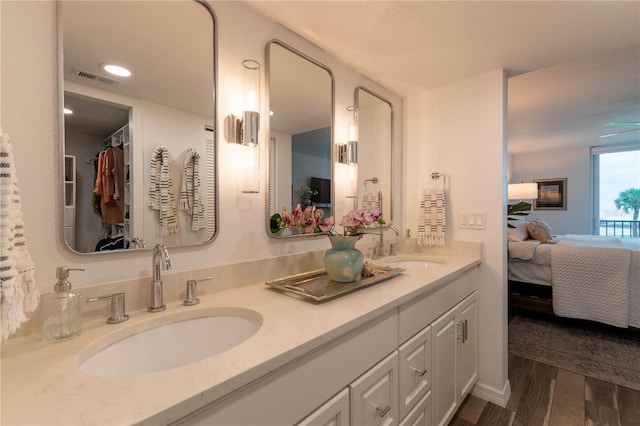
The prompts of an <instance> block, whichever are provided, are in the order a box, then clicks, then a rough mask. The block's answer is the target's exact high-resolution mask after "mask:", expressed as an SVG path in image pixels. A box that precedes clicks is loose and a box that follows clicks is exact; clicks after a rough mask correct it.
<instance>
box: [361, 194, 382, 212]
mask: <svg viewBox="0 0 640 426" xmlns="http://www.w3.org/2000/svg"><path fill="white" fill-rule="evenodd" d="M367 207H377V208H379V209H380V211H382V191H378V192H365V193H364V194H362V208H367Z"/></svg>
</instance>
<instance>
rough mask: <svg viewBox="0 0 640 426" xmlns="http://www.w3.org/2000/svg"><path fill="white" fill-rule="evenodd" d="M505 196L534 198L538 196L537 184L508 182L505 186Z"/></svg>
mask: <svg viewBox="0 0 640 426" xmlns="http://www.w3.org/2000/svg"><path fill="white" fill-rule="evenodd" d="M507 198H508V199H509V200H534V199H536V198H538V184H537V183H535V182H533V183H524V182H523V183H510V184H509V185H508V186H507Z"/></svg>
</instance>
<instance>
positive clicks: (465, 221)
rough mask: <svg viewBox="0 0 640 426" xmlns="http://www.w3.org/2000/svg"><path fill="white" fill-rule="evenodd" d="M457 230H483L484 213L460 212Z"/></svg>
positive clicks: (484, 224)
mask: <svg viewBox="0 0 640 426" xmlns="http://www.w3.org/2000/svg"><path fill="white" fill-rule="evenodd" d="M458 220H459V224H458V228H460V229H485V228H486V226H487V225H486V222H487V213H486V212H460V213H458Z"/></svg>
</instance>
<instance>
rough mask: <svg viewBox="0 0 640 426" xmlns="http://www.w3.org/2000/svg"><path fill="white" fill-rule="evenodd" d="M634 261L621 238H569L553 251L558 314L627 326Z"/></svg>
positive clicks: (554, 306)
mask: <svg viewBox="0 0 640 426" xmlns="http://www.w3.org/2000/svg"><path fill="white" fill-rule="evenodd" d="M630 262H631V251H630V250H629V249H628V248H626V247H625V246H624V245H623V244H622V243H621V242H620V240H619V239H618V238H606V237H596V236H589V235H575V236H574V235H572V236H565V237H564V238H563V239H562V240H561V241H560V242H559V243H558V244H556V245H555V246H554V247H553V249H552V250H551V282H552V284H553V286H552V288H553V311H554V313H555V314H556V315H559V316H562V317H568V318H581V319H588V320H592V321H597V322H601V323H605V324H610V325H614V326H617V327H627V326H628V325H629V265H630Z"/></svg>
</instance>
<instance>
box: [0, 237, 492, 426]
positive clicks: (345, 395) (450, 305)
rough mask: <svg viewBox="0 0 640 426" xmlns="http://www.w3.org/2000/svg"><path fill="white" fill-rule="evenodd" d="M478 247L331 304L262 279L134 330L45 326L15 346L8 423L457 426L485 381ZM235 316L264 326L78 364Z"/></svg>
mask: <svg viewBox="0 0 640 426" xmlns="http://www.w3.org/2000/svg"><path fill="white" fill-rule="evenodd" d="M466 244H467V246H466V249H465V250H462V251H455V250H454V251H442V252H433V253H423V254H422V255H420V256H418V258H420V259H427V258H437V259H438V261H440V262H443V263H441V264H440V265H438V266H420V264H419V263H416V264H415V265H414V266H409V267H407V268H406V271H405V272H404V273H402V274H401V275H399V276H397V277H394V278H392V279H390V280H387V281H384V282H381V283H379V284H376V285H374V286H371V287H367V288H365V289H363V290H359V291H356V292H353V293H350V294H347V295H345V296H343V297H340V298H337V299H333V300H330V301H327V302H325V303H311V302H308V301H305V300H302V299H300V298H298V297H295V295H294V296H290V295H285V294H281V293H279V292H277V291H274V290H273V289H271V288H269V287H267V286H265V284H264V282H263V281H262V282H257V283H254V284H249V285H244V286H241V287H237V288H231V289H228V290H224V291H220V292H216V293H212V294H206V295H202V296H201V303H200V304H199V305H197V306H195V307H194V306H183V305H182V303H181V301H175V302H170V303H167V309H166V311H165V312H161V313H157V314H150V313H147V312H146V311H135V312H130V313H129V314H130V320H129V321H128V322H126V323H123V324H117V325H107V324H104V321H103V320H102V321H91V322H88V323H85V324H84V330H83V333H82V334H81V335H80V336H79V337H78V338H75V339H73V340H69V341H65V342H61V343H57V344H45V343H43V342H42V341H41V336H40V335H38V334H35V335H30V336H26V337H22V338H18V339H13V340H11V341H9V342H7V343H5V345H4V346H3V353H2V387H3V394H2V422H3V423H5V424H16V425H17V424H190V425H195V424H207V425H212V424H221V425H232V424H265V425H266V424H272V425H276V424H277V425H284V424H320V423H321V424H325V423H326V422H327V421H329V420H330V419H334V418H335V419H336V420H340V423H339V424H354V425H355V424H357V425H362V424H378V423H376V422H377V421H379V423H383V424H401V425H405V424H446V423H447V422H448V421H449V420H450V419H451V417H452V416H453V414H454V413H455V411H456V409H457V407H458V406H459V404H460V403H461V402H462V400H463V399H464V397H465V395H466V394H467V393H468V392H469V391H470V390H471V388H472V387H473V385H474V383H475V381H476V379H477V340H476V336H477V334H476V330H477V327H478V324H477V321H476V319H477V313H476V297H477V291H478V286H479V283H478V268H479V265H480V260H481V253H480V243H466ZM413 257H414V258H416V257H415V256H413ZM398 258H399V257H395V258H389V257H388V258H386V259H384V260H381V261H380V263H382V262H384V261H389V260H396V259H398ZM283 275H286V274H283ZM216 310H217V311H216ZM221 310H227V311H228V312H231V313H233V312H234V310H237V311H242V310H245V311H251V312H255V313H257V314H258V316H259V318H260V321H261V325H260V327H259V329H258V330H257V331H256V332H255V334H253V335H252V336H251V337H249V338H247V339H246V340H245V341H243V342H241V343H239V344H237V345H236V346H234V347H232V348H230V349H228V350H226V351H224V352H222V353H219V354H217V355H215V356H212V357H209V358H206V359H202V360H200V361H196V362H192V363H190V364H187V365H184V366H182V367H177V368H172V369H167V370H161V371H156V372H151V373H145V374H125V375H117V376H115V377H114V376H98V375H91V374H87V373H84V372H82V371H81V370H80V369H79V367H78V366H79V364H80V363H81V362H82V361H83V360H84V359H86V357H87V356H88V355H87V354H90V353H91V352H92V351H93V352H95V351H97V350H99V349H102V347H103V346H104V344H103V343H101V342H104V341H105V339H106V340H109V339H111V340H117V339H119V338H121V337H120V336H121V335H122V334H123V333H134V332H136V331H143V330H145V329H148V328H151V327H157V326H158V325H159V324H162V323H167V322H170V321H172V320H176V321H178V320H184V319H187V318H195V317H198V316H206V315H210V314H211V312H218V311H221ZM210 338H212V339H215V338H216V336H210ZM158 356H160V354H158ZM34 407H37V408H36V409H34ZM376 419H378V420H376ZM336 424H338V423H336Z"/></svg>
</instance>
